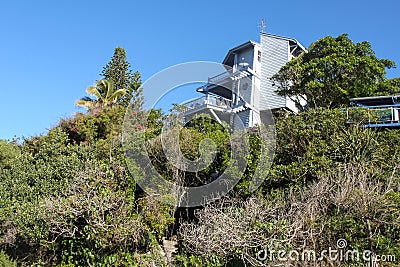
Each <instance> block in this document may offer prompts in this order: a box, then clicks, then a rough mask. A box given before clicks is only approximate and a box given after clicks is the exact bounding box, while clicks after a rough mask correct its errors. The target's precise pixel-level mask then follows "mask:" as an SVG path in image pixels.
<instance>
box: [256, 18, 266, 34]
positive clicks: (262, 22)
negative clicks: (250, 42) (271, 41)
mask: <svg viewBox="0 0 400 267" xmlns="http://www.w3.org/2000/svg"><path fill="white" fill-rule="evenodd" d="M258 27H260V29H261V33H265V27H266V24H265V19H261V21H260V24H258Z"/></svg>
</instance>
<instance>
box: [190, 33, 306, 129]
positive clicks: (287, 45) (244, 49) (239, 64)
mask: <svg viewBox="0 0 400 267" xmlns="http://www.w3.org/2000/svg"><path fill="white" fill-rule="evenodd" d="M304 51H305V48H304V47H303V46H302V45H301V44H300V43H299V42H298V41H296V40H295V39H293V38H287V37H282V36H277V35H272V34H266V33H261V42H260V43H257V42H254V41H248V42H246V43H243V44H241V45H239V46H236V47H234V48H232V49H231V50H229V52H228V54H227V55H226V57H225V59H224V60H223V62H222V64H224V65H227V66H229V67H230V68H229V69H228V70H227V71H226V72H223V73H221V74H219V75H217V76H215V77H209V78H208V83H207V84H206V85H204V86H202V87H200V88H198V89H197V91H198V92H201V93H203V94H204V96H203V97H201V98H198V99H195V100H192V101H190V102H187V103H185V105H186V106H187V107H188V110H187V111H186V112H185V118H191V117H193V116H194V115H196V114H199V113H209V114H210V115H211V116H213V117H214V118H215V119H216V120H217V121H222V120H223V121H229V122H230V124H231V125H232V126H233V128H235V129H236V128H241V126H242V125H243V126H244V127H253V126H254V125H257V124H260V114H262V112H266V111H269V110H276V109H286V110H288V111H291V112H297V108H296V106H295V104H294V102H293V101H291V100H290V99H289V98H286V97H282V96H278V95H277V94H276V93H275V90H276V89H277V87H276V86H274V85H273V82H272V81H271V80H270V78H271V77H272V76H273V75H274V74H275V73H277V72H278V71H279V69H280V68H281V67H282V66H284V65H285V64H286V63H287V62H288V61H290V60H291V59H293V58H295V57H298V56H299V55H300V54H301V53H303V52H304ZM235 114H237V115H238V116H234V115H235ZM239 120H240V121H239Z"/></svg>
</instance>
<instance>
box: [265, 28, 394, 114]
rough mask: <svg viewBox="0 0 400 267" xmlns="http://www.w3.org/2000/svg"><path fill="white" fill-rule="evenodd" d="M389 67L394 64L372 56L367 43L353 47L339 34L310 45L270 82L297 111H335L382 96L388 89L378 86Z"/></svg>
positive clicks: (353, 44)
mask: <svg viewBox="0 0 400 267" xmlns="http://www.w3.org/2000/svg"><path fill="white" fill-rule="evenodd" d="M392 67H395V63H394V62H393V61H390V60H388V59H379V58H377V57H376V56H375V53H374V51H373V50H372V49H371V44H370V43H368V42H361V43H353V42H352V41H351V40H350V39H349V38H348V36H347V34H342V35H340V36H338V37H336V38H334V37H331V36H328V37H324V38H322V39H320V40H318V41H317V42H315V43H313V44H311V46H310V48H309V49H308V51H307V52H306V53H304V54H302V55H301V56H299V57H298V58H296V59H294V60H291V61H290V62H288V63H287V64H286V65H285V66H284V67H283V68H281V70H280V71H279V72H278V73H277V74H276V75H274V76H273V77H272V80H274V81H275V82H276V84H277V86H278V89H277V93H278V94H279V95H282V96H288V97H290V98H291V99H293V100H294V101H295V102H296V104H297V105H298V106H299V107H303V108H308V107H309V108H317V107H325V108H335V107H340V106H343V105H347V104H348V101H349V98H352V97H361V96H371V95H374V94H376V92H378V91H381V92H383V91H384V89H383V88H385V87H386V88H387V85H380V84H381V83H382V82H384V81H385V80H386V78H385V74H386V70H385V68H392ZM385 83H386V84H387V83H388V82H385ZM380 86H381V87H383V88H382V89H381V90H379V87H380ZM304 102H306V105H304Z"/></svg>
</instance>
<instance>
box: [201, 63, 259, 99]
mask: <svg viewBox="0 0 400 267" xmlns="http://www.w3.org/2000/svg"><path fill="white" fill-rule="evenodd" d="M252 75H254V76H256V77H258V76H257V75H256V74H255V72H254V71H253V70H252V69H251V68H250V67H249V66H248V65H243V66H240V67H239V69H238V70H236V71H234V72H233V70H232V69H231V70H227V71H225V72H223V73H220V74H218V75H216V76H213V77H209V78H208V81H207V84H206V85H203V86H202V87H200V88H198V89H197V92H200V93H207V92H209V93H212V94H214V95H219V96H222V97H223V98H226V99H232V90H233V88H232V87H233V83H232V81H236V80H240V79H243V78H245V77H249V76H252Z"/></svg>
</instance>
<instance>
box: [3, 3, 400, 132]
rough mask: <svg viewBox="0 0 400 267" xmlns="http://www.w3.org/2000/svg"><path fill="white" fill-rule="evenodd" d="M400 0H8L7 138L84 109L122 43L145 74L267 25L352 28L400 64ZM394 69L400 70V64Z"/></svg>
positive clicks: (305, 36)
mask: <svg viewBox="0 0 400 267" xmlns="http://www.w3.org/2000/svg"><path fill="white" fill-rule="evenodd" d="M399 10H400V2H399V1H398V0H382V1H365V0H363V1H361V0H346V1H343V0H336V1H316V0H313V1H307V0H303V1H290V0H289V1H272V0H270V1H266V0H259V1H235V0H231V1H218V0H214V1H206V0H200V1H158V2H157V1H149V0H147V1H132V0H126V1H121V0H114V1H100V0H96V1H92V0H84V1H61V0H60V1H54V0H52V1H50V0H48V1H43V0H37V1H28V0H27V1H18V0H15V1H11V0H9V1H6V0H5V1H2V2H1V4H0V33H1V37H2V38H1V42H0V75H1V83H0V91H1V100H2V101H1V105H0V112H1V119H0V122H1V124H0V139H11V138H13V137H14V136H17V137H22V136H25V137H29V136H31V135H38V134H41V133H45V132H46V131H47V129H49V128H51V127H53V126H55V125H56V124H57V123H58V121H59V119H60V118H63V117H68V116H73V114H74V113H75V112H77V111H82V110H81V109H79V108H77V107H75V105H74V103H75V101H76V100H77V99H79V98H80V97H82V96H85V88H86V87H87V86H89V85H91V84H92V83H93V82H94V81H95V80H97V79H99V78H100V76H99V73H100V72H101V70H102V67H103V66H104V65H105V64H106V63H107V62H108V61H109V60H110V58H111V56H112V54H113V52H114V48H115V47H117V46H121V47H123V48H125V50H126V52H127V58H128V61H129V62H131V64H132V69H133V70H138V71H139V72H140V73H141V74H142V76H143V80H146V79H147V78H149V77H150V76H151V75H153V74H154V73H156V72H158V71H160V70H162V69H164V68H166V67H169V66H172V65H175V64H178V63H183V62H186V61H198V60H200V61H216V62H220V61H221V60H222V59H223V58H224V56H225V54H226V52H227V51H228V50H229V49H230V48H232V47H233V46H235V45H238V44H240V43H242V42H245V41H247V40H250V39H251V40H256V41H259V28H258V27H257V25H258V23H259V21H260V20H261V18H265V19H266V21H267V29H266V31H267V32H269V33H274V34H278V35H284V36H289V37H294V38H296V39H297V40H299V41H300V42H301V43H302V44H303V45H304V46H306V47H308V46H309V45H310V44H311V43H312V42H314V41H316V40H318V39H319V38H321V37H324V36H327V35H331V36H337V35H339V34H341V33H344V32H346V33H348V34H349V36H350V38H351V39H352V40H353V41H356V42H359V41H364V40H366V41H369V42H371V44H372V48H373V49H374V50H375V52H376V54H377V56H378V57H380V58H389V59H392V60H394V61H395V62H396V63H397V64H398V65H400V52H399V47H398V44H400V35H399V31H400V30H399V29H400V20H399V15H398V14H399ZM388 76H389V77H398V76H400V66H399V68H398V69H395V70H392V71H389V73H388Z"/></svg>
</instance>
